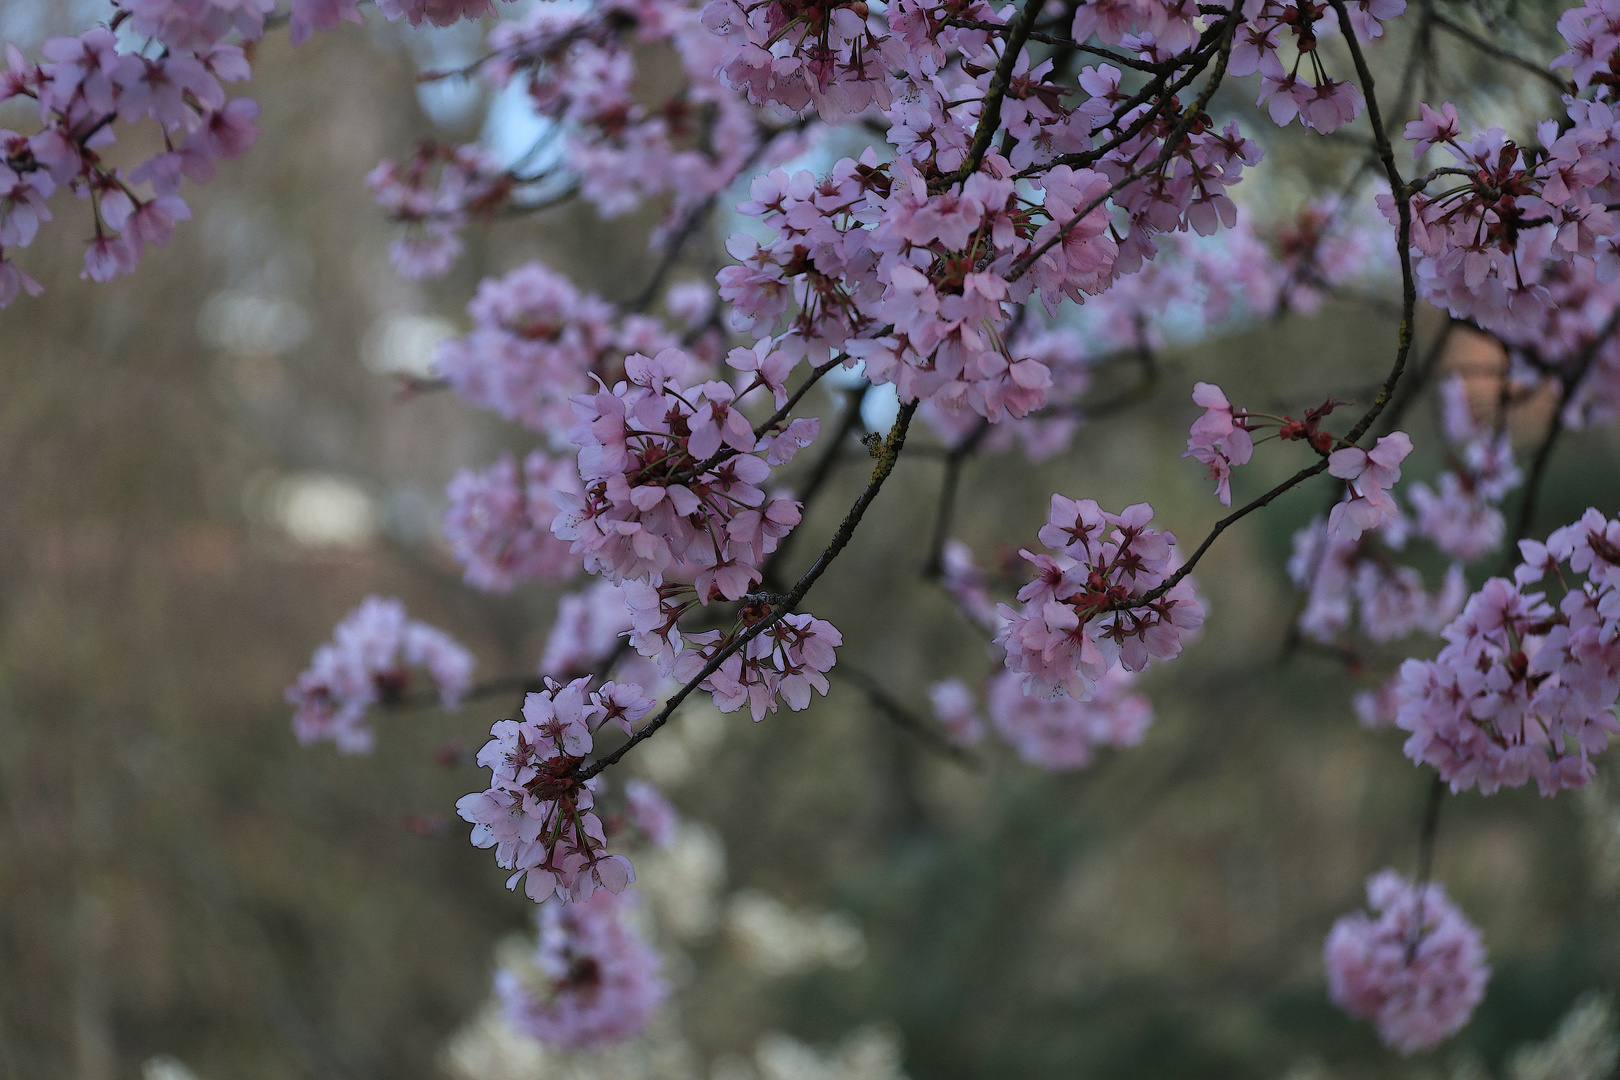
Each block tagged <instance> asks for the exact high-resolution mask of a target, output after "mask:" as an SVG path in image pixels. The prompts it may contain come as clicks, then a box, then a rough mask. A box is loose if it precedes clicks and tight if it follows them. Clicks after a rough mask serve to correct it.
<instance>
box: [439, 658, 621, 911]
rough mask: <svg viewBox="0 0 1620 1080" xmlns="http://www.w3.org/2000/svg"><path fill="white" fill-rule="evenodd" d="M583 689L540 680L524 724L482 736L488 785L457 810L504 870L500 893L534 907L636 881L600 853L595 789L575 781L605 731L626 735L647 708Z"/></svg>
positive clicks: (609, 692)
mask: <svg viewBox="0 0 1620 1080" xmlns="http://www.w3.org/2000/svg"><path fill="white" fill-rule="evenodd" d="M591 681H592V680H591V679H590V678H589V677H586V678H580V679H575V680H574V681H573V682H570V683H558V682H556V681H554V680H547V684H546V689H544V690H542V691H540V692H539V693H532V694H529V695H527V696H526V697H525V698H524V701H523V719H521V720H501V721H499V722H497V723H496V724H495V726H494V727H492V728H490V732H489V733H490V736H491V738H490V741H489V742H487V743H485V744H484V747H483V749H481V750H479V751H478V764H479V765H481V766H483V767H484V768H487V769H488V770H489V771H490V786H489V788H488V789H487V790H485V791H482V792H475V793H474V794H471V795H466V796H463V797H462V798H461V800H460V801H458V802H457V803H456V811H457V812H458V813H460V815H461V816H462V818H463V819H465V820H466V821H469V822H471V823H472V825H473V837H472V839H473V845H474V846H475V847H481V848H491V847H492V848H494V849H495V862H496V863H497V864H498V865H499V866H500V867H501V868H502V869H504V870H510V871H512V874H511V877H510V878H508V880H507V887H508V888H516V887H517V886H518V884H519V883H520V882H521V883H522V884H523V887H524V891H525V892H526V893H527V894H528V896H529V898H530V899H532V900H535V901H541V900H545V899H547V898H548V897H551V896H558V897H563V898H566V899H570V900H576V901H577V900H583V899H586V898H588V897H590V895H591V894H592V893H594V892H595V891H596V890H597V889H606V890H607V891H608V892H610V893H616V892H622V891H624V889H625V887H626V886H627V885H629V884H630V882H632V881H634V880H635V871H634V869H632V868H631V865H630V860H629V859H627V858H625V857H624V856H623V855H613V854H608V853H607V851H606V844H607V834H606V833H605V832H604V831H603V828H602V820H601V818H599V817H598V816H597V815H596V813H595V811H594V809H593V807H594V805H595V796H594V789H595V787H596V786H597V785H596V783H595V782H594V781H581V780H579V779H578V777H577V776H576V775H575V774H576V772H577V770H578V768H579V766H580V763H581V762H583V761H584V760H585V757H586V755H588V754H589V753H590V752H591V747H592V745H593V741H594V737H595V735H596V733H597V732H598V731H599V730H600V729H601V728H602V726H603V725H604V724H607V723H610V722H611V723H613V724H614V725H615V726H617V727H619V728H622V729H623V731H624V732H625V734H629V733H630V732H631V731H632V730H633V728H634V725H635V724H636V722H637V721H639V720H641V719H642V718H643V717H645V716H646V715H647V714H648V713H649V712H651V711H652V707H653V701H652V699H651V698H649V697H647V696H646V694H644V693H643V692H642V691H641V689H640V688H639V687H636V686H634V685H629V684H616V683H611V682H609V683H604V684H603V685H602V686H601V688H600V689H598V690H594V691H593V690H591V688H590V684H591Z"/></svg>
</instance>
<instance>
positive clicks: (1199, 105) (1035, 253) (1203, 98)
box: [1007, 15, 1237, 281]
mask: <svg viewBox="0 0 1620 1080" xmlns="http://www.w3.org/2000/svg"><path fill="white" fill-rule="evenodd" d="M1222 25H1223V26H1224V27H1225V31H1224V32H1223V33H1222V34H1221V37H1220V42H1221V44H1220V50H1219V52H1217V53H1216V58H1215V70H1214V71H1212V72H1210V76H1209V81H1208V82H1206V83H1205V84H1204V89H1203V91H1202V92H1201V93H1200V94H1199V95H1198V98H1197V100H1195V101H1194V102H1193V104H1192V107H1191V108H1189V109H1188V110H1187V111H1186V112H1185V113H1183V114H1182V116H1181V119H1180V120H1178V121H1176V126H1175V127H1174V128H1172V129H1171V130H1170V134H1169V135H1167V136H1165V140H1164V147H1163V148H1162V149H1161V150H1160V151H1159V155H1158V157H1156V158H1154V159H1153V160H1152V161H1151V162H1149V163H1148V164H1146V165H1144V166H1142V167H1141V168H1140V169H1137V170H1135V171H1134V172H1131V173H1130V174H1129V175H1127V176H1126V177H1125V178H1124V179H1122V180H1120V181H1119V182H1118V183H1116V184H1111V185H1109V187H1108V190H1106V191H1104V192H1103V193H1102V194H1100V195H1098V196H1097V197H1096V198H1094V199H1092V200H1091V201H1090V202H1088V203H1087V204H1086V205H1085V206H1083V207H1081V208H1080V210H1079V212H1077V213H1076V214H1075V215H1074V216H1073V217H1071V218H1070V219H1069V220H1068V221H1066V222H1064V223H1063V225H1062V226H1060V227H1059V228H1058V230H1057V231H1056V232H1055V233H1053V234H1052V235H1051V236H1049V237H1047V239H1046V240H1045V241H1044V242H1043V243H1041V244H1040V245H1038V246H1037V247H1035V248H1033V249H1032V250H1030V251H1029V252H1027V253H1026V254H1024V255H1023V256H1022V257H1021V258H1020V259H1019V260H1018V261H1017V262H1015V263H1014V264H1013V267H1012V272H1011V273H1009V274H1008V275H1007V280H1008V281H1017V280H1018V279H1019V278H1021V277H1023V276H1024V275H1025V274H1026V273H1028V272H1029V269H1030V267H1032V266H1034V265H1035V263H1036V262H1037V261H1039V260H1040V257H1041V256H1042V255H1045V254H1046V253H1047V252H1048V251H1050V250H1051V249H1052V248H1053V247H1054V246H1055V245H1057V244H1060V243H1062V242H1063V240H1064V238H1065V237H1067V236H1068V235H1069V233H1070V232H1072V231H1073V230H1074V227H1075V226H1076V225H1078V224H1080V222H1082V221H1084V220H1085V219H1086V218H1087V217H1088V216H1090V214H1091V212H1092V211H1093V210H1095V209H1097V207H1099V206H1101V205H1102V204H1103V203H1104V202H1106V201H1107V200H1108V199H1110V198H1112V197H1113V196H1114V195H1116V194H1118V193H1119V192H1121V191H1123V190H1124V189H1125V188H1127V187H1129V186H1130V185H1131V184H1134V183H1136V182H1137V181H1138V180H1141V179H1142V178H1143V177H1146V176H1151V175H1152V174H1154V173H1157V172H1159V171H1160V170H1162V169H1163V168H1164V167H1165V165H1167V164H1169V162H1170V159H1171V158H1172V157H1174V156H1175V153H1176V151H1177V150H1179V149H1180V148H1181V141H1182V139H1184V138H1186V136H1187V132H1188V131H1190V130H1192V126H1193V124H1194V123H1196V122H1197V121H1198V118H1199V117H1200V116H1202V115H1203V113H1204V110H1205V109H1206V108H1207V107H1208V106H1209V100H1210V98H1212V97H1214V96H1215V91H1216V90H1217V89H1218V88H1219V87H1220V85H1221V80H1222V79H1223V78H1225V76H1226V63H1227V60H1228V59H1230V57H1231V55H1232V33H1231V31H1232V29H1233V28H1235V27H1236V26H1237V17H1236V15H1232V16H1229V17H1228V18H1227V19H1226V20H1224V21H1223V23H1222Z"/></svg>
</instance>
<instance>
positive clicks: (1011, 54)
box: [940, 0, 1046, 189]
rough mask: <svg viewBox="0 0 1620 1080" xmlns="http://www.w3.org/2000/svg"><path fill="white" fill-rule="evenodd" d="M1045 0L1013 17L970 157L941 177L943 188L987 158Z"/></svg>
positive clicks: (1031, 2) (1033, 0)
mask: <svg viewBox="0 0 1620 1080" xmlns="http://www.w3.org/2000/svg"><path fill="white" fill-rule="evenodd" d="M1045 3H1046V0H1025V2H1024V8H1023V10H1022V11H1020V12H1019V13H1018V14H1017V15H1016V16H1014V17H1013V20H1012V22H1011V23H1009V24H1008V27H1007V38H1006V45H1005V47H1004V48H1003V50H1002V53H1001V62H1000V63H998V64H997V65H996V70H995V72H994V74H992V75H991V76H990V88H989V90H987V91H986V92H985V95H984V105H983V107H982V108H981V111H980V112H979V126H978V127H977V128H975V129H974V132H973V142H972V144H970V145H969V146H968V153H967V157H966V158H965V159H963V161H962V164H961V166H960V167H959V168H957V169H956V170H955V171H954V172H952V173H950V174H949V175H947V176H945V177H942V178H941V180H940V188H941V189H944V188H948V187H950V186H951V185H953V184H960V183H961V182H962V181H964V180H966V179H967V178H968V177H970V176H972V175H973V174H974V172H975V171H976V170H977V169H978V168H979V163H980V162H981V161H983V160H984V155H985V152H986V151H987V150H989V149H990V140H991V139H993V138H995V136H996V129H998V128H999V127H1001V101H1002V99H1003V98H1005V97H1006V96H1007V87H1008V86H1009V85H1010V84H1011V83H1012V72H1013V68H1014V67H1015V66H1016V65H1017V63H1018V57H1019V54H1021V53H1022V52H1023V51H1024V44H1025V42H1027V41H1028V40H1029V35H1030V32H1031V31H1032V30H1034V29H1035V20H1036V18H1038V17H1039V16H1040V14H1041V8H1042V7H1043V6H1045Z"/></svg>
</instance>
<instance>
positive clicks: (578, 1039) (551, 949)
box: [495, 891, 668, 1050]
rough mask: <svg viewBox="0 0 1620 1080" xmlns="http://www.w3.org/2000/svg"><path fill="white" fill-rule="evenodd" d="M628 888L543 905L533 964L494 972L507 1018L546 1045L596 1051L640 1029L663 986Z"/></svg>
mask: <svg viewBox="0 0 1620 1080" xmlns="http://www.w3.org/2000/svg"><path fill="white" fill-rule="evenodd" d="M631 910H632V902H631V899H630V897H629V894H620V895H614V894H613V893H611V892H607V891H597V892H595V893H593V894H592V895H590V896H588V897H586V898H584V899H581V900H575V901H571V902H568V903H564V902H563V901H561V900H557V899H552V900H548V901H547V902H545V903H544V904H541V905H540V908H539V911H538V913H537V914H538V918H539V921H540V940H539V944H538V948H537V950H536V952H535V954H534V958H533V963H532V965H531V964H524V965H521V966H513V967H504V968H502V969H500V970H499V971H498V972H496V975H495V990H496V994H497V996H498V997H499V998H500V1000H501V1004H502V1006H503V1007H504V1009H505V1013H506V1018H507V1021H508V1022H509V1023H510V1024H511V1025H512V1027H513V1028H515V1029H516V1030H518V1031H520V1032H523V1033H524V1034H526V1035H528V1036H530V1037H531V1038H534V1039H537V1040H539V1041H540V1042H542V1043H544V1044H545V1045H547V1046H552V1047H556V1048H558V1049H565V1050H595V1049H600V1048H601V1047H603V1046H605V1045H607V1044H609V1043H615V1042H621V1041H623V1040H625V1039H627V1038H630V1037H631V1036H633V1035H635V1034H637V1033H639V1032H640V1031H641V1030H642V1029H643V1028H645V1027H646V1026H647V1024H648V1023H649V1022H650V1021H651V1020H652V1017H653V1015H654V1014H655V1013H656V1012H657V1011H658V1008H659V1006H660V1005H662V1004H663V1001H664V996H665V995H666V994H667V993H668V988H667V986H666V985H665V983H664V980H663V978H662V976H661V974H660V970H659V969H660V964H659V959H658V954H657V952H655V951H654V950H653V948H652V947H651V946H650V945H648V944H647V942H646V941H644V940H643V939H642V937H641V935H640V934H638V933H637V932H636V931H635V929H634V928H633V927H632V926H631V924H630V922H629V919H628V916H629V915H630V913H631Z"/></svg>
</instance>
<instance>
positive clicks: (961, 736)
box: [928, 540, 1153, 772]
mask: <svg viewBox="0 0 1620 1080" xmlns="http://www.w3.org/2000/svg"><path fill="white" fill-rule="evenodd" d="M1024 554H1025V557H1026V558H1027V557H1028V553H1027V552H1026V553H1024ZM943 556H944V558H943V563H944V565H943V566H942V567H941V584H942V585H943V586H944V587H945V589H946V591H947V592H948V593H950V594H951V596H952V597H953V599H955V600H956V602H957V604H958V606H959V607H960V608H961V610H962V613H963V615H964V617H966V618H968V619H970V620H971V621H973V622H975V623H977V624H978V625H979V626H980V628H981V629H983V630H986V631H988V632H989V633H991V634H992V635H995V634H997V633H998V631H999V630H1000V628H1001V627H1003V626H1004V625H1005V624H1006V621H1007V616H1008V612H1010V611H1011V609H1010V608H1008V607H1006V605H1000V610H998V606H997V605H996V603H995V601H994V600H993V599H992V598H991V593H990V582H989V579H988V577H987V576H986V575H985V573H984V571H983V570H981V569H980V568H979V567H978V566H977V565H976V564H975V563H974V561H973V555H972V552H971V551H969V549H968V547H967V545H966V544H963V543H962V542H961V541H959V540H952V541H949V542H948V543H947V544H946V547H945V551H944V553H943ZM991 651H992V653H993V654H995V655H996V657H997V659H998V660H1004V659H1005V652H1004V650H1002V649H1001V648H1000V647H999V646H993V647H992V650H991ZM999 668H1000V670H998V671H996V672H995V673H994V674H992V675H991V676H990V677H989V678H988V679H987V680H986V682H985V684H984V686H983V688H982V689H983V695H984V699H985V708H986V712H987V713H988V715H989V718H990V724H989V727H990V729H991V730H993V731H994V732H995V733H996V734H997V735H998V736H1000V737H1001V739H1002V740H1003V741H1005V742H1006V743H1007V744H1008V745H1009V746H1011V747H1012V748H1013V750H1014V751H1016V752H1017V754H1018V756H1019V757H1020V758H1021V759H1022V760H1024V761H1025V762H1027V763H1029V764H1031V765H1034V766H1036V767H1038V768H1042V769H1049V770H1052V771H1057V772H1061V771H1067V770H1071V769H1083V768H1085V767H1086V766H1088V765H1090V764H1091V763H1092V761H1093V760H1094V758H1095V756H1096V751H1097V750H1099V749H1102V748H1105V747H1111V748H1115V749H1124V748H1126V747H1130V746H1136V745H1137V744H1138V743H1140V742H1141V741H1142V739H1143V738H1144V737H1145V736H1146V734H1147V729H1148V728H1149V727H1150V726H1151V725H1152V723H1153V704H1152V702H1150V701H1149V700H1148V698H1147V696H1146V695H1145V694H1141V693H1137V692H1136V682H1137V674H1136V673H1135V672H1134V671H1130V670H1127V669H1126V668H1124V667H1110V668H1108V669H1107V670H1106V671H1105V672H1104V673H1103V675H1102V676H1101V677H1100V678H1099V679H1098V680H1097V682H1096V685H1095V686H1094V687H1093V688H1092V690H1091V692H1090V694H1089V696H1087V697H1085V698H1077V697H1072V696H1070V695H1068V694H1055V695H1050V694H1030V693H1026V692H1025V689H1024V681H1025V679H1024V676H1023V675H1022V674H1020V673H1019V672H1017V671H1014V670H1011V669H1010V668H1008V667H1007V666H1006V665H1005V664H1000V665H999ZM928 696H929V701H930V702H931V704H932V705H933V710H934V716H935V718H936V719H937V720H938V721H939V723H940V725H941V726H942V727H943V728H944V729H945V734H946V737H947V738H948V739H949V740H950V741H951V742H952V743H954V744H956V745H958V746H963V747H971V746H976V745H978V744H979V743H981V742H982V741H983V740H984V736H985V730H986V725H985V722H984V720H983V719H982V718H981V717H980V713H979V707H978V704H977V702H976V701H975V699H974V693H973V691H971V690H970V689H968V687H967V685H966V684H965V683H963V682H962V681H961V680H960V679H947V680H945V681H943V682H938V683H935V684H933V685H932V686H931V687H929V690H928Z"/></svg>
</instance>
